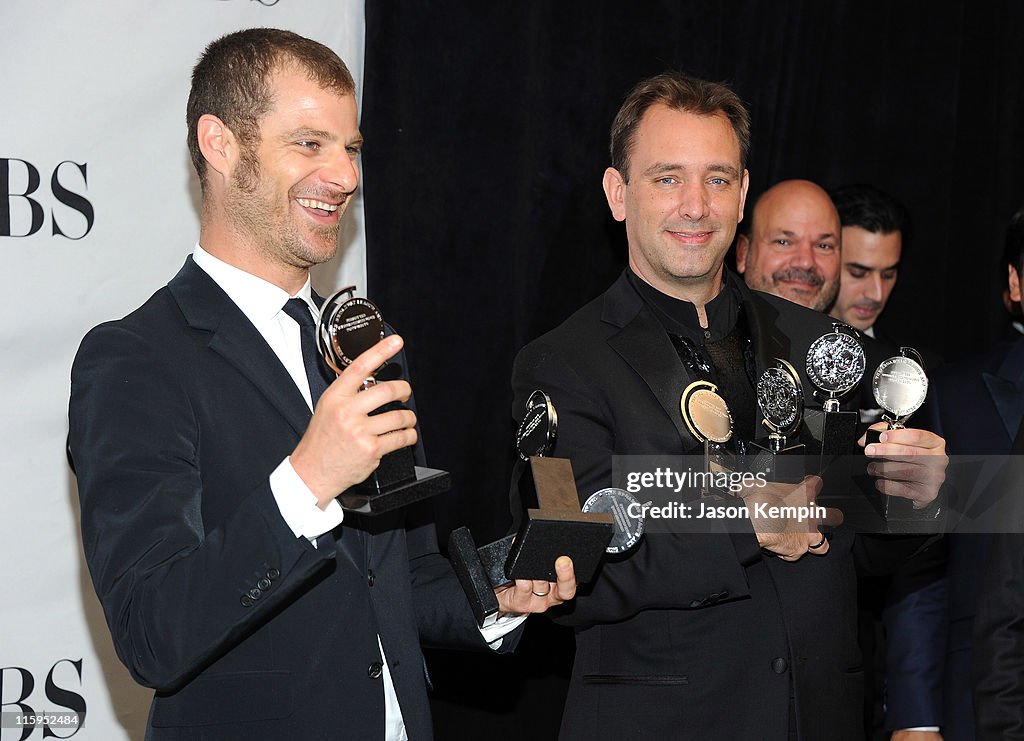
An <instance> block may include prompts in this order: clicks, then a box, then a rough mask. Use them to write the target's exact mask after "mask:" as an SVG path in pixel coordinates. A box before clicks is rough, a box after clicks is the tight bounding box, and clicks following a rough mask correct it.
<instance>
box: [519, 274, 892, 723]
mask: <svg viewBox="0 0 1024 741" xmlns="http://www.w3.org/2000/svg"><path fill="white" fill-rule="evenodd" d="M728 279H729V280H730V281H735V282H736V284H737V285H738V286H739V290H740V291H741V292H742V306H743V310H744V312H745V313H746V317H747V321H748V324H749V327H750V331H751V335H752V347H753V350H754V353H755V355H756V359H757V361H756V363H757V371H758V373H760V371H761V370H762V369H763V368H764V367H765V366H766V365H767V364H771V363H772V362H773V359H774V358H777V357H778V358H785V359H789V360H790V362H791V363H792V364H793V365H794V367H795V368H797V369H798V371H799V373H800V375H801V380H802V381H803V384H804V389H805V390H809V389H810V388H811V386H810V384H809V382H808V379H807V378H806V376H805V375H804V373H805V362H804V360H805V357H806V352H807V348H808V346H809V345H810V343H811V342H813V341H814V340H815V339H817V338H818V337H820V336H821V335H822V334H825V333H826V332H829V331H831V322H830V320H829V319H828V318H827V317H826V316H824V315H822V314H819V313H818V312H814V311H811V310H808V309H804V308H803V307H800V306H797V305H796V304H793V303H790V302H788V301H786V300H784V299H780V298H777V297H775V296H770V295H767V294H763V293H758V292H752V291H750V290H749V289H747V288H746V286H744V285H743V283H742V281H740V279H739V278H738V277H737V276H736V275H735V274H729V277H728ZM872 371H873V368H869V373H870V372H872ZM693 380H696V379H695V378H694V377H693V376H692V374H691V372H690V371H688V370H687V369H686V368H685V367H684V366H683V365H682V363H681V362H680V360H679V357H678V356H677V354H676V352H675V349H674V348H673V345H672V343H671V340H670V339H669V337H668V335H667V333H666V332H665V330H664V329H663V327H662V325H661V324H660V323H659V322H658V320H657V319H656V317H655V315H654V314H653V313H652V311H651V309H650V308H649V307H648V306H647V305H646V304H645V303H644V301H643V300H642V299H641V298H640V296H639V294H638V293H637V292H636V291H635V289H634V288H633V287H632V286H631V285H630V284H629V282H628V280H627V278H626V276H625V274H624V275H623V276H622V277H620V279H619V280H618V281H617V282H616V283H615V284H613V285H612V287H611V288H610V289H609V290H608V291H607V292H606V293H605V294H604V295H603V296H601V297H599V298H598V299H596V300H595V301H593V302H591V303H590V304H588V305H587V306H585V307H584V308H582V309H581V310H580V311H578V312H577V313H576V314H574V315H573V316H572V317H570V318H569V319H568V320H567V321H566V322H565V323H564V324H562V325H561V326H560V327H558V328H557V329H555V330H553V331H552V332H550V333H548V334H546V335H544V336H542V337H541V338H539V339H538V340H536V341H534V342H533V343H531V344H530V345H528V346H527V347H526V348H524V349H523V350H522V351H521V352H520V354H519V355H518V357H517V359H516V363H515V368H514V375H513V386H514V390H515V397H516V399H515V407H514V408H515V409H516V410H519V411H520V412H521V411H522V409H523V408H524V407H525V402H526V399H527V398H528V396H529V394H530V393H531V392H532V391H534V390H535V389H540V390H543V391H544V392H546V393H547V394H548V395H549V396H550V397H551V400H552V403H553V405H554V407H555V410H556V412H557V415H558V431H557V440H556V443H555V446H554V450H553V452H552V455H553V456H556V457H564V458H569V459H571V462H572V467H573V471H574V473H575V477H576V484H577V488H578V492H579V496H580V499H581V501H583V500H586V498H587V497H589V495H590V494H591V493H593V492H595V491H597V490H599V489H603V488H605V487H608V486H611V485H612V476H611V473H612V456H621V455H643V454H676V455H678V454H682V453H683V452H684V451H689V450H691V449H693V448H694V446H695V445H696V444H697V441H696V440H695V439H694V438H693V437H692V436H691V434H690V432H689V430H688V429H687V427H686V424H685V422H684V420H683V418H682V413H681V411H680V397H681V395H682V393H683V390H684V389H685V388H686V386H687V385H688V384H689V383H690V382H692V381H693ZM807 403H808V404H811V403H814V402H813V401H811V400H810V399H808V400H807ZM818 404H819V406H820V402H818ZM747 528H748V529H747V530H746V531H745V532H740V533H732V534H727V533H725V532H721V533H706V534H692V533H691V534H671V533H664V534H661V533H651V532H648V533H646V534H645V535H644V536H643V538H642V539H641V540H640V542H639V544H638V545H637V546H636V547H635V548H634V549H633V550H632V551H630V552H628V553H626V554H624V555H621V556H610V557H608V558H607V559H606V560H605V561H604V563H603V565H602V567H601V570H600V572H599V573H598V575H597V577H596V578H595V579H594V581H593V582H592V583H591V584H589V585H585V586H584V587H583V588H582V589H581V590H580V592H579V593H578V594H577V597H576V599H575V601H574V602H573V603H571V604H568V605H566V606H565V609H564V610H563V611H562V613H561V616H560V618H559V619H560V620H561V621H563V622H565V623H567V624H570V625H572V626H574V628H575V630H576V647H577V651H576V660H575V664H574V667H573V673H572V677H571V680H570V688H569V696H568V700H567V706H566V709H565V713H564V716H563V722H562V730H561V738H563V739H586V740H587V741H593V740H594V739H609V740H612V739H614V740H615V741H623V740H625V739H644V740H645V741H647V740H649V739H651V738H672V739H701V740H702V741H709V740H710V741H715V740H717V739H723V740H724V739H730V740H734V739H759V740H761V741H784V740H785V739H788V738H791V736H790V735H789V734H790V725H791V718H790V712H791V711H792V712H793V713H794V715H795V719H793V722H794V724H795V725H796V726H797V727H798V733H799V738H801V739H807V740H808V741H817V740H819V739H826V738H827V739H839V740H842V739H850V740H851V741H852V739H861V738H863V732H862V730H861V728H862V724H861V717H860V712H861V698H862V696H863V687H862V683H863V672H862V666H861V657H860V651H859V649H858V646H857V599H856V574H855V564H856V562H858V561H859V562H861V563H862V564H863V565H864V566H866V567H870V566H872V565H879V566H880V565H881V564H882V560H884V558H885V557H886V554H887V552H888V550H889V548H888V547H887V545H888V544H887V543H885V542H883V541H881V540H873V539H866V538H862V537H854V535H853V533H852V532H850V531H849V530H848V529H846V528H839V529H838V530H837V531H836V532H835V534H834V536H833V537H832V540H831V549H830V551H829V553H828V555H826V556H824V557H821V558H818V557H814V556H807V557H804V558H802V559H800V560H799V561H798V562H795V563H788V562H784V561H782V560H779V559H777V558H773V557H769V556H766V555H763V554H762V552H761V551H760V548H759V546H758V542H757V538H756V536H755V534H754V532H753V530H752V529H751V528H750V527H749V523H748V524H747ZM869 540H870V541H871V542H870V543H869V542H867V541H869ZM878 546H881V547H880V548H879V547H878ZM791 698H794V700H793V701H792V702H791ZM795 732H797V731H796V729H794V733H795Z"/></svg>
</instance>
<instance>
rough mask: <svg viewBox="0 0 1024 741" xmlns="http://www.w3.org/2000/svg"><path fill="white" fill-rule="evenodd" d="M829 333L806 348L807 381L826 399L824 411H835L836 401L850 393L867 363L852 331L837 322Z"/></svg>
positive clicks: (837, 406)
mask: <svg viewBox="0 0 1024 741" xmlns="http://www.w3.org/2000/svg"><path fill="white" fill-rule="evenodd" d="M832 330H833V331H832V332H829V333H828V334H825V335H822V336H821V337H819V338H818V339H816V340H815V341H814V342H812V343H811V346H810V348H808V350H807V377H808V378H809V379H811V383H813V384H814V386H815V387H816V388H817V389H818V390H819V391H821V392H823V393H824V394H825V395H826V398H825V409H826V410H827V411H838V409H839V398H840V397H842V396H845V395H846V394H848V393H849V392H850V391H852V390H853V389H854V388H855V387H856V386H857V384H859V383H860V381H861V379H862V378H863V377H864V370H865V368H866V367H867V359H866V357H865V356H864V348H863V347H862V346H861V344H860V340H858V339H857V337H856V335H854V334H853V330H851V329H850V328H849V327H847V326H846V325H845V324H839V323H838V322H834V323H833V324H832Z"/></svg>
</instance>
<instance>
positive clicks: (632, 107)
mask: <svg viewBox="0 0 1024 741" xmlns="http://www.w3.org/2000/svg"><path fill="white" fill-rule="evenodd" d="M656 103H661V104H662V105H665V106H668V107H669V108H673V109H675V110H678V111H686V112H688V113H695V114H697V115H701V116H712V115H714V114H716V113H721V114H723V115H724V116H725V117H726V118H727V119H729V123H730V124H732V130H733V132H734V133H735V134H736V139H737V140H739V143H740V169H741V170H743V169H744V168H746V166H747V156H748V155H749V153H750V114H749V113H748V112H747V109H746V107H745V106H744V105H743V101H742V100H740V98H739V96H738V95H736V93H734V92H733V91H732V90H731V89H729V88H728V87H726V86H725V85H722V84H719V83H717V82H708V81H707V80H701V79H699V78H697V77H691V76H690V75H687V74H685V73H683V72H664V73H662V74H660V75H655V76H654V77H650V78H648V79H646V80H642V81H641V82H639V83H638V84H637V85H636V87H634V88H633V89H632V90H631V91H630V92H629V95H627V96H626V100H625V101H624V102H623V104H622V107H621V108H619V112H618V113H617V114H616V116H615V120H614V121H613V122H612V141H611V156H612V167H614V168H615V169H616V170H618V171H619V173H621V175H622V179H623V180H625V181H626V182H629V172H628V169H629V155H630V152H631V150H632V148H633V139H634V137H635V135H636V129H637V127H638V126H639V125H640V120H641V119H642V118H643V117H644V113H646V112H647V109H648V108H650V107H651V106H652V105H654V104H656Z"/></svg>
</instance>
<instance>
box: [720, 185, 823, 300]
mask: <svg viewBox="0 0 1024 741" xmlns="http://www.w3.org/2000/svg"><path fill="white" fill-rule="evenodd" d="M841 239H842V234H841V231H840V225H839V213H838V212H837V211H836V207H835V206H834V205H833V204H832V199H831V198H829V196H828V193H827V192H825V190H824V189H823V188H821V187H820V186H818V185H816V184H815V183H812V182H811V181H810V180H783V181H782V182H780V183H777V184H776V185H773V186H772V187H771V188H769V189H768V190H766V191H765V192H764V193H763V194H762V195H761V197H760V198H758V199H757V203H755V204H754V209H753V212H752V215H751V220H750V231H749V233H746V234H740V235H739V237H738V238H737V240H736V270H737V271H738V272H739V273H741V274H742V275H743V280H744V282H746V284H747V285H748V286H750V287H751V288H753V289H755V290H758V291H764V292H765V293H771V294H774V295H776V296H781V297H782V298H786V299H789V300H790V301H792V302H794V303H797V304H800V305H801V306H806V307H807V308H809V309H814V310H815V311H828V310H829V309H830V308H831V307H832V304H833V303H834V302H835V299H836V294H837V293H838V292H839V267H840V259H839V254H840V245H841V241H840V240H841Z"/></svg>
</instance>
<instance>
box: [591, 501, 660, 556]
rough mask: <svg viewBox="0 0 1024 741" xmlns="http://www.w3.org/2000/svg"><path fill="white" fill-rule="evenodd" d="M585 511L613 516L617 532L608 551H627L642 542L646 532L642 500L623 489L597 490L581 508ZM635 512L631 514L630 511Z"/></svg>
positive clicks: (609, 544) (606, 550) (606, 549)
mask: <svg viewBox="0 0 1024 741" xmlns="http://www.w3.org/2000/svg"><path fill="white" fill-rule="evenodd" d="M580 509H581V510H582V511H583V512H607V513H608V514H610V515H611V516H612V524H613V525H614V526H615V532H614V534H613V535H612V539H611V541H610V542H609V543H608V547H607V548H605V552H606V553H612V554H615V553H625V552H627V551H629V550H631V549H632V548H633V547H634V546H635V545H636V544H637V543H639V542H640V537H641V536H642V535H643V534H644V516H643V514H642V512H641V509H640V502H638V501H637V499H636V497H634V496H633V495H632V494H630V493H629V492H628V491H625V490H623V489H616V488H609V489H601V490H600V491H595V492H594V493H593V494H591V495H590V496H589V497H587V501H585V502H584V503H583V506H582V507H581V508H580ZM631 510H632V511H633V512H634V513H635V516H634V514H631V513H630V511H631Z"/></svg>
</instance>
